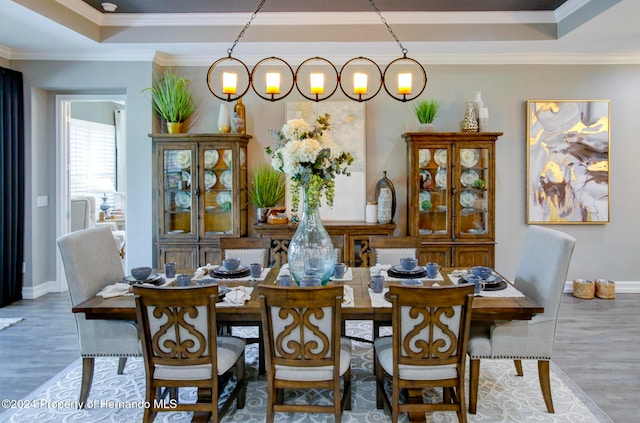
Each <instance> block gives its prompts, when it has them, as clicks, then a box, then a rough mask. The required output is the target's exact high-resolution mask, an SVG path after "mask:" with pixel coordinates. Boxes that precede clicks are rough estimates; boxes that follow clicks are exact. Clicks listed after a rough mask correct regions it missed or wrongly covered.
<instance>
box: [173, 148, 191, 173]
mask: <svg viewBox="0 0 640 423" xmlns="http://www.w3.org/2000/svg"><path fill="white" fill-rule="evenodd" d="M174 161H175V164H176V166H177V167H179V168H181V169H188V168H190V167H191V151H189V150H180V151H178V152H177V153H176V155H175V156H174Z"/></svg>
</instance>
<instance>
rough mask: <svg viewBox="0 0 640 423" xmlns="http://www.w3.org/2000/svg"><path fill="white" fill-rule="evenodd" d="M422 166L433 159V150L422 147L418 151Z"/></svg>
mask: <svg viewBox="0 0 640 423" xmlns="http://www.w3.org/2000/svg"><path fill="white" fill-rule="evenodd" d="M418 161H419V163H420V167H426V166H427V165H428V164H429V162H430V161H431V151H429V149H428V148H421V149H420V151H419V152H418Z"/></svg>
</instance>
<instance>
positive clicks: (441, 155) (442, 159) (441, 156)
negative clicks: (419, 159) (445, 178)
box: [433, 148, 447, 167]
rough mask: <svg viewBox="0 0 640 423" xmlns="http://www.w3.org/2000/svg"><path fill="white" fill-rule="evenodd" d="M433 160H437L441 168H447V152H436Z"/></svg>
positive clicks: (441, 150)
mask: <svg viewBox="0 0 640 423" xmlns="http://www.w3.org/2000/svg"><path fill="white" fill-rule="evenodd" d="M433 160H435V161H436V164H437V165H438V166H440V167H445V166H447V150H446V149H444V148H441V149H440V150H438V151H436V154H434V155H433Z"/></svg>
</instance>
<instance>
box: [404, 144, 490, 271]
mask: <svg viewBox="0 0 640 423" xmlns="http://www.w3.org/2000/svg"><path fill="white" fill-rule="evenodd" d="M501 135H502V133H501V132H483V133H478V132H474V133H467V132H432V133H424V132H420V133H418V132H416V133H406V134H404V135H403V137H404V139H405V141H406V142H407V156H408V171H409V177H408V178H407V193H408V203H407V229H408V232H409V235H411V236H419V237H420V239H421V242H422V248H421V262H422V261H434V262H437V263H438V264H440V265H441V266H445V267H453V266H475V265H484V266H493V265H494V261H495V258H494V254H495V253H494V250H495V234H494V226H495V223H494V216H495V214H494V209H495V197H494V196H495V158H494V155H495V141H496V140H497V139H498V137H499V136H501Z"/></svg>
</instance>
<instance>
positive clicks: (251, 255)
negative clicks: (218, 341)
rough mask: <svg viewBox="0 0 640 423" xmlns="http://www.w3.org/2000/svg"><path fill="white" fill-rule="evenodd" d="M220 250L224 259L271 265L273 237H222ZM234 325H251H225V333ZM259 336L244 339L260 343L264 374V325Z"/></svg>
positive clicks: (258, 327)
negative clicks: (237, 259)
mask: <svg viewBox="0 0 640 423" xmlns="http://www.w3.org/2000/svg"><path fill="white" fill-rule="evenodd" d="M220 250H221V251H222V259H223V260H224V259H226V258H239V259H240V261H241V262H242V264H246V265H249V264H251V263H262V267H265V268H266V267H269V266H270V253H271V238H269V237H266V236H265V237H259V238H250V237H240V238H220ZM234 326H243V327H245V326H251V327H256V326H255V324H253V323H252V324H251V325H246V324H243V323H242V322H235V323H233V324H228V325H225V327H223V328H221V329H222V330H223V333H226V334H228V335H231V334H232V331H233V327H234ZM257 330H258V336H257V337H247V338H244V340H245V341H246V342H247V344H258V373H259V374H260V375H264V373H265V371H266V366H265V362H264V342H263V339H262V338H263V336H262V327H261V326H260V325H258V326H257Z"/></svg>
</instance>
